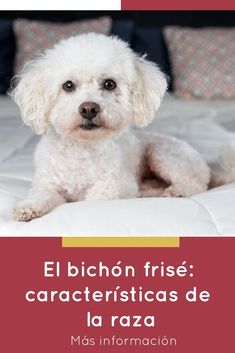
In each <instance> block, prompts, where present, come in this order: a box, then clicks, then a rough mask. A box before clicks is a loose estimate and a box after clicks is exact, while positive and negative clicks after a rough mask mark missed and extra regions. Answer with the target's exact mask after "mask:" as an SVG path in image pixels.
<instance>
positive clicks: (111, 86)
mask: <svg viewBox="0 0 235 353" xmlns="http://www.w3.org/2000/svg"><path fill="white" fill-rule="evenodd" d="M103 87H104V89H106V90H107V91H113V90H114V89H115V88H116V87H117V84H116V82H115V81H113V80H111V79H108V80H105V81H104V83H103Z"/></svg>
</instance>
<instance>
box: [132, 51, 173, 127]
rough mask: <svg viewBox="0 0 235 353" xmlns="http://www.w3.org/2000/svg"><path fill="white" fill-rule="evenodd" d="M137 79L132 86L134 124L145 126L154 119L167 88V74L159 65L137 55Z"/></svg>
mask: <svg viewBox="0 0 235 353" xmlns="http://www.w3.org/2000/svg"><path fill="white" fill-rule="evenodd" d="M135 66H136V73H137V80H136V82H134V84H133V85H132V88H131V97H132V99H131V100H132V101H131V104H132V107H133V113H134V124H135V125H136V126H138V127H144V126H147V125H148V124H150V122H151V121H152V120H153V118H154V116H155V113H156V111H157V109H158V108H159V106H160V103H161V100H162V98H163V96H164V93H165V92H166V89H167V81H166V77H165V75H164V74H163V73H162V72H161V71H160V69H159V68H158V66H157V65H156V64H154V63H153V62H151V61H147V60H146V59H145V58H143V57H142V58H141V57H138V56H136V63H135Z"/></svg>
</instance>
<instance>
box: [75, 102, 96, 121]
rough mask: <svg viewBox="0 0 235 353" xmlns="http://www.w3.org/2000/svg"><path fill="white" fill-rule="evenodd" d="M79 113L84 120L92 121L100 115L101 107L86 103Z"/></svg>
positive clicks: (81, 106) (82, 105)
mask: <svg viewBox="0 0 235 353" xmlns="http://www.w3.org/2000/svg"><path fill="white" fill-rule="evenodd" d="M79 113H80V114H81V116H82V117H83V118H84V119H87V120H92V119H94V118H95V117H96V116H97V115H98V114H99V113H100V106H99V105H98V104H96V103H93V102H85V103H82V104H81V105H80V107H79Z"/></svg>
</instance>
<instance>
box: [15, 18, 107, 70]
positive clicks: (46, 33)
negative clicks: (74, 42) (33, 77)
mask: <svg viewBox="0 0 235 353" xmlns="http://www.w3.org/2000/svg"><path fill="white" fill-rule="evenodd" d="M111 27H112V20H111V18H110V17H102V18H98V19H90V20H82V21H76V22H70V23H63V24H62V23H51V22H44V21H30V20H26V19H19V20H15V21H14V33H15V37H16V45H17V53H16V59H15V68H14V73H15V74H16V73H19V71H20V70H21V69H22V68H23V67H24V64H25V63H26V62H27V61H28V60H32V59H33V58H34V57H35V55H37V54H40V53H41V52H42V51H44V50H45V49H49V48H52V47H53V46H54V44H55V43H57V42H58V41H60V40H61V39H65V38H68V37H71V36H74V35H77V34H82V33H87V32H97V33H102V34H106V35H108V34H110V32H111Z"/></svg>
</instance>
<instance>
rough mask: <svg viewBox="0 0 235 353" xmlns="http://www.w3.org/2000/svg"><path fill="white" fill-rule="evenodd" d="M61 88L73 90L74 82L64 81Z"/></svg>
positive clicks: (67, 90) (68, 90)
mask: <svg viewBox="0 0 235 353" xmlns="http://www.w3.org/2000/svg"><path fill="white" fill-rule="evenodd" d="M63 90H64V91H66V92H73V91H74V90H75V84H74V83H73V82H72V81H66V82H65V83H64V84H63Z"/></svg>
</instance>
